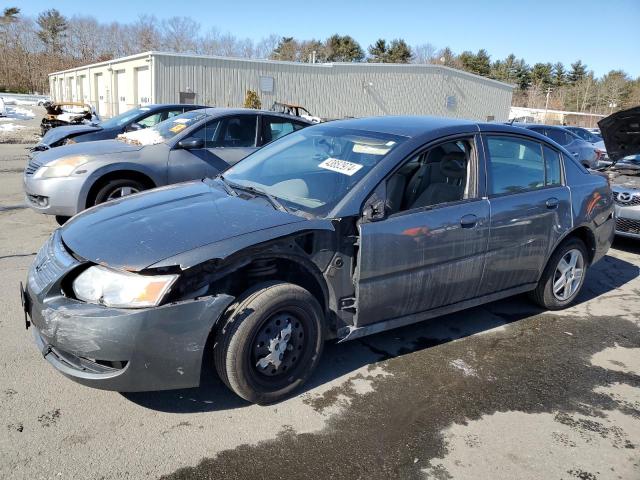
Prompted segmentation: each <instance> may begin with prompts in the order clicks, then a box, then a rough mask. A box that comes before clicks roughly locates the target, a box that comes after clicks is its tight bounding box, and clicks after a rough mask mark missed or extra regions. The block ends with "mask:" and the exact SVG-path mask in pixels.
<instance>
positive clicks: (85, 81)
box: [80, 75, 91, 103]
mask: <svg viewBox="0 0 640 480" xmlns="http://www.w3.org/2000/svg"><path fill="white" fill-rule="evenodd" d="M80 78H82V94H81V95H80V100H81V101H83V102H84V103H90V102H91V97H90V94H91V92H90V91H89V77H87V76H86V75H83V76H82V77H80Z"/></svg>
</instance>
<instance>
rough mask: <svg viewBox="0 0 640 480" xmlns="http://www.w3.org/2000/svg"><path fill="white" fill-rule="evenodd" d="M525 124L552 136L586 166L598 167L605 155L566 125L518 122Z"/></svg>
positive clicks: (524, 125)
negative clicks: (566, 127) (567, 128)
mask: <svg viewBox="0 0 640 480" xmlns="http://www.w3.org/2000/svg"><path fill="white" fill-rule="evenodd" d="M517 125H518V126H523V127H524V128H528V129H529V130H533V131H534V132H537V133H540V134H542V135H546V136H547V137H549V138H551V139H552V140H553V141H554V142H556V143H557V144H558V145H561V146H563V147H564V148H566V149H567V150H568V151H569V152H570V153H571V154H572V155H573V156H574V158H575V159H576V160H578V161H579V162H580V163H581V164H582V165H584V166H585V167H586V168H592V169H595V168H598V166H599V163H598V162H599V160H600V158H601V157H602V156H603V154H604V152H600V153H599V152H598V151H597V150H596V147H594V146H593V145H592V144H590V143H589V142H587V141H585V140H583V139H581V138H580V137H579V136H577V135H576V134H574V133H572V132H569V131H567V130H566V129H565V128H564V127H559V126H555V125H540V124H536V123H531V124H517Z"/></svg>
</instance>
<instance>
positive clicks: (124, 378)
mask: <svg viewBox="0 0 640 480" xmlns="http://www.w3.org/2000/svg"><path fill="white" fill-rule="evenodd" d="M63 249H64V247H63V246H62V243H61V241H60V238H59V232H58V231H57V232H56V233H54V235H53V236H52V238H51V239H50V240H49V242H47V244H45V246H44V247H43V249H42V250H41V251H40V252H39V253H38V256H37V257H36V260H35V261H34V264H33V266H32V267H31V269H30V271H29V278H28V281H27V289H26V290H27V295H28V298H29V301H28V302H27V305H29V312H28V313H29V315H30V317H31V322H32V324H33V327H34V329H33V335H34V339H35V342H36V345H37V347H38V349H39V350H40V351H41V352H42V354H43V355H44V357H45V359H46V360H47V361H48V362H49V363H50V364H51V365H52V366H53V367H54V368H56V370H58V371H59V372H61V373H62V374H63V375H65V376H67V377H68V378H70V379H72V380H74V381H76V382H78V383H81V384H84V385H87V386H90V387H94V388H100V389H104V390H116V391H120V392H133V391H151V390H167V389H174V388H189V387H195V386H198V385H199V384H200V375H201V369H202V360H203V354H204V349H205V345H206V342H207V339H208V337H209V334H210V332H211V330H212V329H213V327H214V325H215V323H216V321H217V320H218V319H219V318H220V317H221V315H222V314H223V312H224V311H225V310H226V308H227V307H228V306H229V304H230V303H231V302H232V301H233V297H230V296H228V295H217V296H210V297H203V298H199V299H195V300H187V301H183V302H178V303H173V304H169V305H163V306H160V307H153V308H145V309H117V308H108V307H103V306H101V305H93V304H87V303H84V302H80V301H77V300H74V299H71V298H68V297H66V296H64V295H63V293H62V288H61V282H62V279H63V278H64V277H65V276H66V275H67V274H69V273H70V272H71V271H72V270H74V269H75V268H77V267H78V266H80V262H78V261H77V260H75V259H74V258H73V257H71V256H70V255H68V253H66V255H65V252H64V251H63ZM43 251H44V253H43Z"/></svg>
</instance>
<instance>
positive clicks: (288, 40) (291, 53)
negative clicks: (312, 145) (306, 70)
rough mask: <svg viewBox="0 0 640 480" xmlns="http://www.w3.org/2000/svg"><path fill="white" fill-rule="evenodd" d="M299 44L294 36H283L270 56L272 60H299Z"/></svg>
mask: <svg viewBox="0 0 640 480" xmlns="http://www.w3.org/2000/svg"><path fill="white" fill-rule="evenodd" d="M298 50H299V45H298V42H297V40H296V39H295V38H293V37H282V38H281V39H280V43H278V46H277V47H276V48H275V49H274V50H273V52H271V55H270V56H269V58H270V59H272V60H283V61H288V62H295V61H297V60H298Z"/></svg>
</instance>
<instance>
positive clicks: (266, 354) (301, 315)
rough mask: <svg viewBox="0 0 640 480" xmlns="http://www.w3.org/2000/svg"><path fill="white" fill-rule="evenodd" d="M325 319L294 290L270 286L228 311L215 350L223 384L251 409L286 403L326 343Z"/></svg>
mask: <svg viewBox="0 0 640 480" xmlns="http://www.w3.org/2000/svg"><path fill="white" fill-rule="evenodd" d="M322 317H323V314H322V309H321V308H320V305H319V304H318V301H317V300H316V299H315V297H314V296H313V295H312V294H311V293H309V291H307V290H305V289H304V288H302V287H299V286H298V285H294V284H291V283H284V282H269V283H264V284H261V285H258V286H256V287H254V288H253V289H251V290H249V291H247V292H246V293H245V294H244V295H243V296H242V297H240V299H239V300H238V301H237V302H236V303H235V304H234V305H232V306H231V307H230V308H229V309H228V311H227V313H226V315H225V318H224V324H223V325H222V328H221V329H220V331H219V332H218V334H217V337H216V341H215V344H214V361H215V366H216V370H217V372H218V375H219V376H220V378H221V379H222V381H223V382H224V383H225V384H226V385H227V386H228V387H229V388H230V389H231V390H233V391H234V392H235V393H236V394H237V395H239V396H240V397H242V398H244V399H245V400H248V401H250V402H254V403H260V404H266V403H273V402H277V401H279V400H282V399H283V398H285V397H287V396H288V395H289V394H290V393H291V392H293V391H294V390H295V389H297V388H298V387H300V386H301V385H302V384H303V383H304V382H305V381H306V380H307V378H309V376H310V375H311V373H312V372H313V371H314V369H315V368H316V366H317V364H318V361H319V359H320V355H321V352H322V346H323V341H324V335H323V328H322V326H323V320H322Z"/></svg>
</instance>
